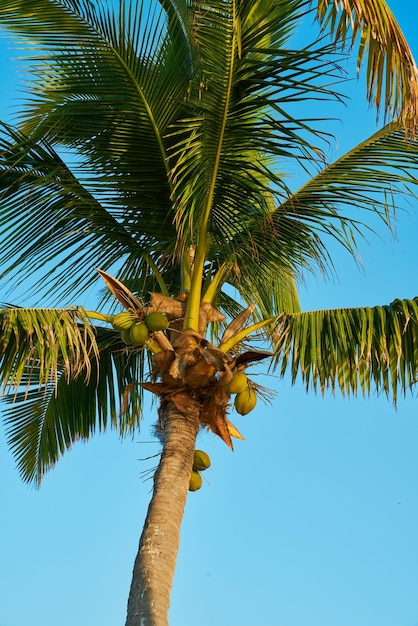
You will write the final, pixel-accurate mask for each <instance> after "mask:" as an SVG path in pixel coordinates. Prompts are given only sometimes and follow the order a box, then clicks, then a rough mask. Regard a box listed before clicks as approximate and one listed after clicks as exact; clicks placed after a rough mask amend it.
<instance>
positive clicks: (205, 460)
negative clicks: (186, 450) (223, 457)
mask: <svg viewBox="0 0 418 626" xmlns="http://www.w3.org/2000/svg"><path fill="white" fill-rule="evenodd" d="M208 467H210V458H209V455H208V454H206V452H203V450H195V451H194V456H193V469H192V475H191V476H190V483H189V491H197V490H198V489H200V487H201V486H202V482H203V481H202V477H201V475H200V472H203V471H204V470H206V469H208Z"/></svg>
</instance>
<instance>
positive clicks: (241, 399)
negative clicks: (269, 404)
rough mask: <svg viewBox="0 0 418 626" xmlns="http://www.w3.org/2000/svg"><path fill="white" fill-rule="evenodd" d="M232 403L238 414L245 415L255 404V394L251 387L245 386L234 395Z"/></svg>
mask: <svg viewBox="0 0 418 626" xmlns="http://www.w3.org/2000/svg"><path fill="white" fill-rule="evenodd" d="M234 404H235V408H236V410H237V412H238V413H239V414H240V415H247V413H249V412H250V411H252V410H253V408H254V407H255V405H256V404H257V396H256V395H255V392H254V391H253V390H252V389H251V387H247V388H246V389H244V391H241V393H238V394H237V395H236V396H235V401H234Z"/></svg>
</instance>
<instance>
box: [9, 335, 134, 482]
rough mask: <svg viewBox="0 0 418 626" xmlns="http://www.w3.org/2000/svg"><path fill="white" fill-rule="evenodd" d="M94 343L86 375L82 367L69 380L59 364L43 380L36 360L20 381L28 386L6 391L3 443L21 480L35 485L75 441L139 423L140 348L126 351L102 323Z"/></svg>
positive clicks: (125, 429)
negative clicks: (94, 351)
mask: <svg viewBox="0 0 418 626" xmlns="http://www.w3.org/2000/svg"><path fill="white" fill-rule="evenodd" d="M97 342H98V346H99V355H100V357H99V358H100V361H99V360H98V359H96V358H94V359H91V360H90V363H89V369H90V375H89V377H88V379H86V377H85V376H84V375H83V374H84V372H81V373H80V374H79V375H78V376H75V377H72V378H70V379H68V378H67V376H66V375H65V371H64V369H63V368H62V367H59V369H58V372H57V381H56V383H55V382H54V383H52V382H47V383H46V384H44V381H43V373H42V370H41V368H40V367H38V366H36V365H35V366H33V367H32V366H31V369H30V372H29V368H28V367H27V368H26V369H25V374H24V376H23V379H22V381H21V383H23V382H24V383H25V384H28V383H29V379H30V387H29V388H27V389H25V390H22V391H19V392H17V393H9V395H6V396H5V398H4V400H5V401H6V403H7V405H8V406H7V407H6V409H5V410H4V411H3V413H4V418H5V424H6V431H7V437H8V443H9V445H10V448H11V450H12V452H13V453H14V455H15V458H16V462H17V466H18V468H19V471H20V473H21V476H22V479H23V480H24V481H26V482H35V483H36V484H37V485H39V484H40V482H41V480H42V478H43V477H44V475H45V474H46V473H47V472H48V471H49V470H50V469H51V468H52V467H53V466H54V465H55V463H56V462H57V461H58V460H59V458H60V457H61V456H62V455H63V454H64V453H65V452H66V451H67V450H69V449H70V448H71V447H72V445H73V444H74V443H75V442H77V441H79V440H87V439H89V438H90V437H91V436H92V435H93V434H94V433H95V432H97V431H99V432H101V431H105V430H106V429H107V428H115V429H117V431H118V432H119V433H120V435H121V436H125V435H127V434H129V433H130V434H133V432H134V431H135V429H136V428H138V427H139V420H140V415H141V407H142V393H141V387H140V386H139V384H138V383H139V382H140V381H141V380H143V378H144V371H145V370H144V368H145V365H146V364H145V361H144V353H143V352H139V351H138V352H131V351H128V350H127V349H126V346H124V344H123V343H122V341H121V340H120V338H119V337H118V334H117V333H115V332H114V331H111V330H106V329H103V328H99V329H97ZM26 379H27V380H26Z"/></svg>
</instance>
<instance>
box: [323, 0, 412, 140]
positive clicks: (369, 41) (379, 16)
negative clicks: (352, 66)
mask: <svg viewBox="0 0 418 626" xmlns="http://www.w3.org/2000/svg"><path fill="white" fill-rule="evenodd" d="M311 4H313V5H317V19H318V21H319V23H320V24H321V26H322V28H323V29H324V30H325V31H329V32H330V33H331V35H332V36H333V38H334V41H335V43H336V44H337V45H342V46H343V47H345V46H347V47H351V46H353V44H354V43H356V41H357V42H358V44H359V47H358V56H357V67H358V69H360V67H361V65H362V63H363V62H364V61H365V59H366V56H367V77H366V78H367V97H368V99H369V101H373V102H374V104H375V105H376V107H377V109H378V110H379V109H380V108H383V111H384V114H385V116H386V115H387V114H389V115H390V116H391V117H394V116H397V115H399V116H400V117H401V118H402V120H403V122H404V123H405V124H407V125H408V126H409V128H410V130H411V131H412V134H414V133H415V131H416V124H417V119H418V115H417V114H418V71H417V67H416V64H415V61H414V58H413V55H412V52H411V50H410V48H409V46H408V43H407V41H406V40H405V37H404V35H403V33H402V31H401V29H400V27H399V25H398V23H397V21H396V19H395V17H394V15H393V13H392V11H391V10H390V8H389V6H388V5H387V3H386V2H385V0H373V1H372V0H356V1H355V2H354V1H353V0H338V1H336V2H334V1H330V0H311Z"/></svg>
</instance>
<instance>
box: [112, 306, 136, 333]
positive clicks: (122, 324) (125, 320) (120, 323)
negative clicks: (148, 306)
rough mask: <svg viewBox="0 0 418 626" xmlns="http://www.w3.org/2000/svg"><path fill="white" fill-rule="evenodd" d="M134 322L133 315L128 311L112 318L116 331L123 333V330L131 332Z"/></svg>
mask: <svg viewBox="0 0 418 626" xmlns="http://www.w3.org/2000/svg"><path fill="white" fill-rule="evenodd" d="M133 323H134V320H133V318H132V315H131V314H130V313H129V312H128V311H122V313H118V314H117V315H114V316H113V317H112V326H113V328H114V329H115V330H119V331H120V332H122V331H123V330H129V329H130V327H131V326H132V325H133Z"/></svg>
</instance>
